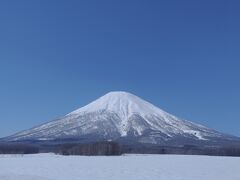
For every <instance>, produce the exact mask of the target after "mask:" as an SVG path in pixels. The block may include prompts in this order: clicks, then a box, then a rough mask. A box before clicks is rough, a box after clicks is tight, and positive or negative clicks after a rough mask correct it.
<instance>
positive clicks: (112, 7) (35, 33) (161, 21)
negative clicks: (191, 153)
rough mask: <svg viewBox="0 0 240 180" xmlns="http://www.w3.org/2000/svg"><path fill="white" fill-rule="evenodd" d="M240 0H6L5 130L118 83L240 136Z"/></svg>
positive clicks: (0, 128) (0, 52)
mask: <svg viewBox="0 0 240 180" xmlns="http://www.w3.org/2000/svg"><path fill="white" fill-rule="evenodd" d="M239 9H240V1H239V0H235V1H234V0H224V1H223V0H201V1H195V0H189V1H186V0H181V1H179V0H171V1H160V0H156V1H154V0H153V1H147V0H136V1H133V0H126V1H125V0H121V1H112V0H109V1H105V0H103V1H99V0H96V1H92V0H86V1H84V0H83V1H78V0H76V1H73V0H65V1H62V0H41V1H32V0H28V1H27V0H16V1H13V0H1V1H0V136H6V135H10V134H12V133H15V132H17V131H19V130H23V129H27V128H30V127H32V126H35V125H38V124H41V123H44V122H47V121H49V120H52V119H54V118H56V117H59V116H63V115H64V114H66V113H69V112H71V111H72V110H75V109H76V108H79V107H81V106H83V105H85V104H87V103H89V102H91V101H92V100H94V99H96V98H98V97H99V96H101V95H104V94H105V93H107V92H109V91H116V90H123V91H128V92H131V93H133V94H136V95H138V96H140V97H142V98H144V99H145V100H148V101H150V102H151V103H153V104H155V105H157V106H158V107H160V108H162V109H164V110H166V111H167V112H169V113H172V114H174V115H176V116H179V117H181V118H185V119H187V120H190V121H193V122H197V123H201V124H203V125H206V126H208V127H210V128H214V129H217V130H219V131H222V132H226V133H230V134H234V135H238V136H240V118H239V117H240V11H239Z"/></svg>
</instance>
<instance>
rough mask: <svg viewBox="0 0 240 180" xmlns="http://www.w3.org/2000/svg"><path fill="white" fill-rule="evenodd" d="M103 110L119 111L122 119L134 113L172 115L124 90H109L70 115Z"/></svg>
mask: <svg viewBox="0 0 240 180" xmlns="http://www.w3.org/2000/svg"><path fill="white" fill-rule="evenodd" d="M101 110H107V111H110V112H114V113H117V114H118V115H119V117H120V118H121V119H127V118H129V117H130V116H131V115H133V114H140V115H141V116H146V115H149V114H152V115H161V116H166V115H168V116H169V115H170V114H168V113H167V112H164V111H163V110H161V109H159V108H158V107H156V106H154V105H153V104H151V103H149V102H147V101H144V100H142V99H141V98H139V97H137V96H135V95H133V94H131V93H128V92H124V91H113V92H109V93H107V94H106V95H104V96H102V97H100V98H98V99H97V100H96V101H93V102H92V103H90V104H88V105H86V106H84V107H82V108H79V109H77V110H75V111H73V112H71V113H69V114H68V115H74V114H82V113H89V112H94V111H101ZM170 116H172V115H170Z"/></svg>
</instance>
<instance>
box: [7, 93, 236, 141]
mask: <svg viewBox="0 0 240 180" xmlns="http://www.w3.org/2000/svg"><path fill="white" fill-rule="evenodd" d="M62 139H75V140H79V141H81V140H82V141H98V140H108V141H111V140H114V141H125V142H131V143H134V142H136V143H151V144H166V145H168V144H171V143H177V144H181V143H182V142H188V143H190V142H192V143H196V142H201V143H206V142H217V141H220V140H221V141H228V140H233V139H235V137H233V136H229V135H225V134H222V133H219V132H217V131H215V130H212V129H209V128H207V127H204V126H202V125H199V124H196V123H192V122H189V121H185V120H182V119H179V118H177V117H175V116H173V115H171V114H169V113H167V112H165V111H163V110H161V109H160V108H158V107H156V106H154V105H152V104H151V103H149V102H147V101H145V100H143V99H141V98H139V97H137V96H135V95H133V94H130V93H127V92H110V93H108V94H106V95H104V96H102V97H100V98H99V99H97V100H96V101H94V102H92V103H90V104H88V105H86V106H84V107H82V108H80V109H77V110H75V111H73V112H71V113H69V114H67V115H66V116H64V117H62V118H59V119H57V120H54V121H51V122H49V123H46V124H43V125H40V126H37V127H34V128H32V129H29V130H26V131H22V132H20V133H17V134H15V135H12V136H9V137H7V138H5V139H4V140H7V141H23V140H40V141H43V140H62Z"/></svg>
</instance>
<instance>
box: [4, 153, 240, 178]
mask: <svg viewBox="0 0 240 180" xmlns="http://www.w3.org/2000/svg"><path fill="white" fill-rule="evenodd" d="M239 167H240V158H236V157H209V156H180V155H124V156H116V157H96V156H94V157H86V156H60V155H53V154H38V155H25V156H21V155H2V156H0V179H1V180H68V179H70V180H127V179H130V180H148V179H149V180H239V179H240V171H239Z"/></svg>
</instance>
